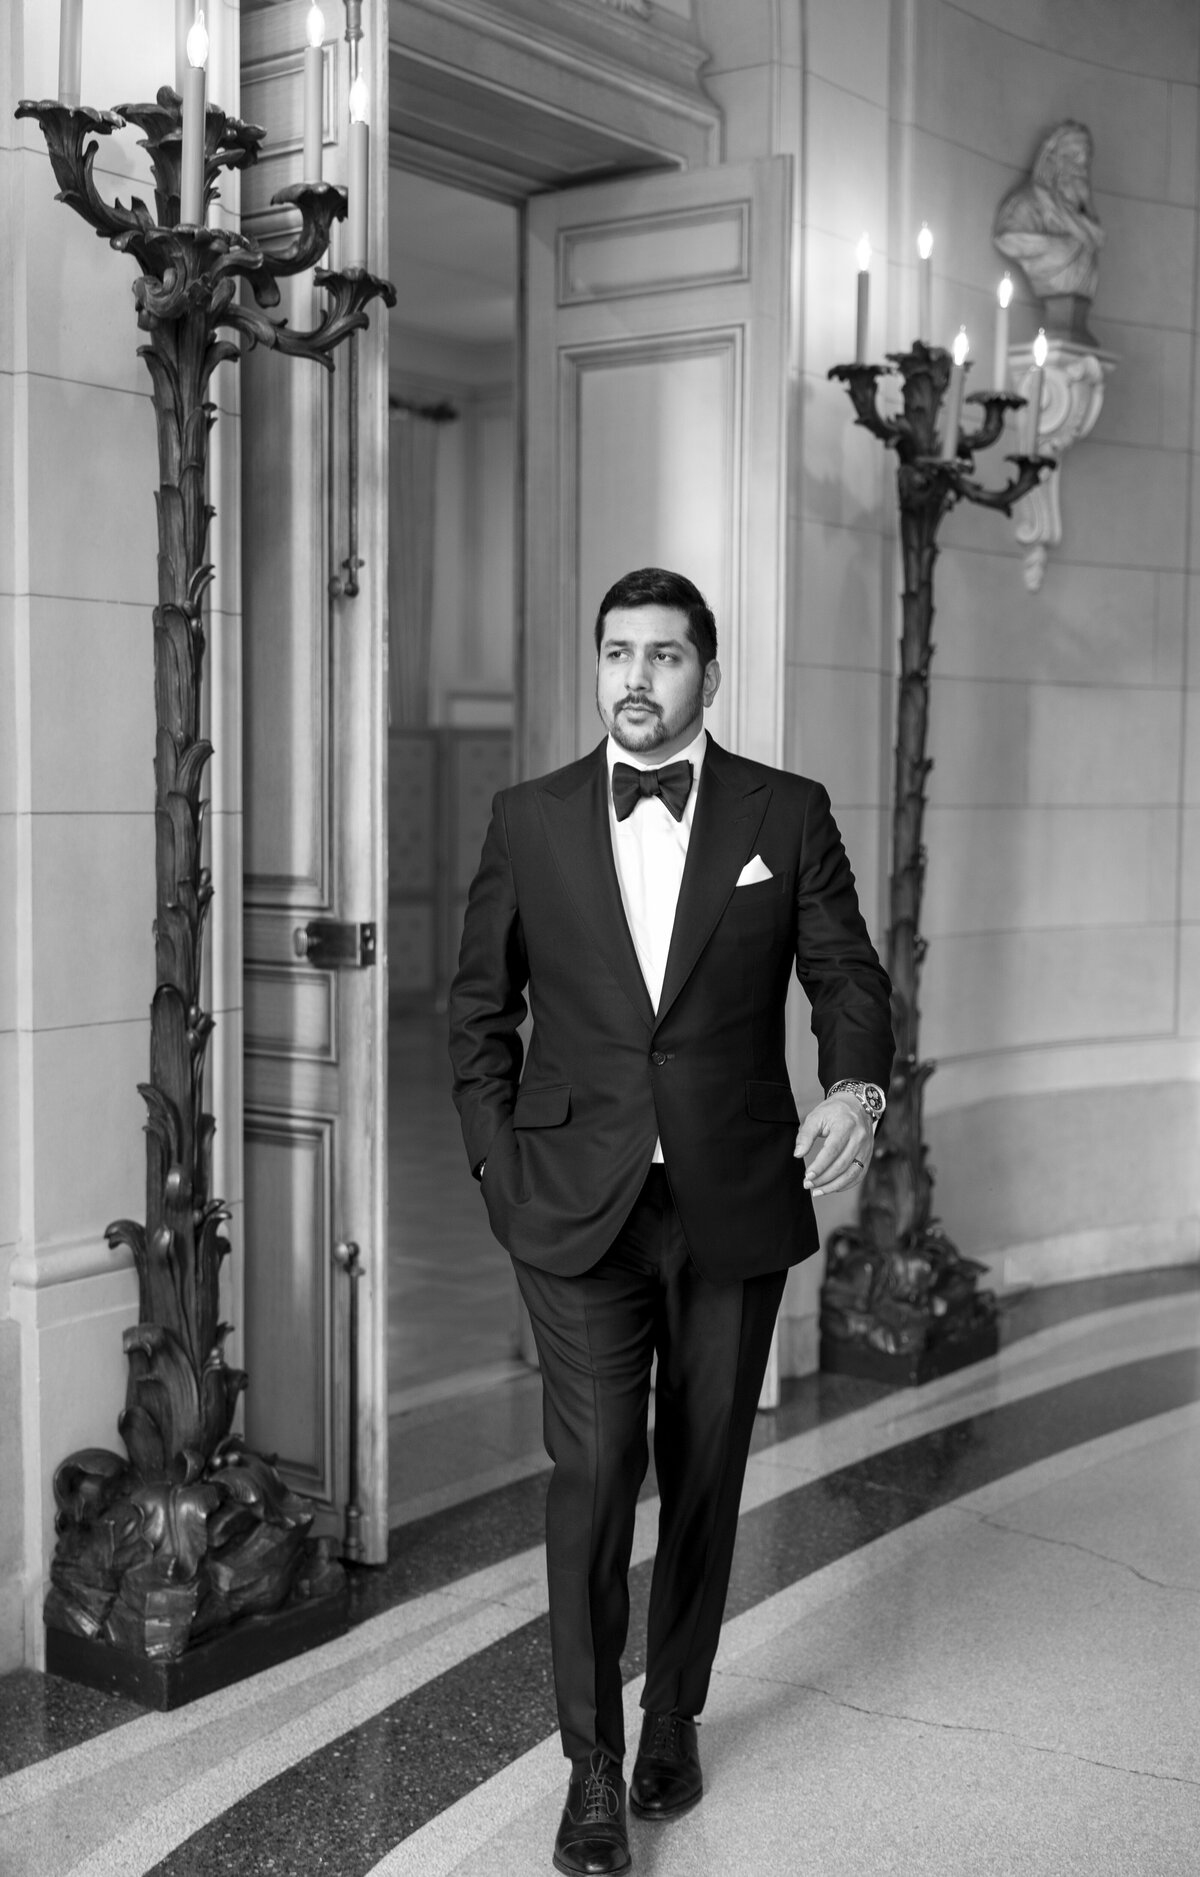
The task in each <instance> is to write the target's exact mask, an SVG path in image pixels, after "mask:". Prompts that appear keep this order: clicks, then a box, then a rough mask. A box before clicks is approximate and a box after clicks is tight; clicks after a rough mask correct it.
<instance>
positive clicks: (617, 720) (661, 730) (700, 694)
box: [596, 672, 704, 756]
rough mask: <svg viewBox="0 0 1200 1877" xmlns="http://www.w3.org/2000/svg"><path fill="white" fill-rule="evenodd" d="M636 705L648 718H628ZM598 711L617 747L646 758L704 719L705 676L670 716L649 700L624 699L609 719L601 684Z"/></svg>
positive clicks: (673, 708)
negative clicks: (628, 712) (690, 725)
mask: <svg viewBox="0 0 1200 1877" xmlns="http://www.w3.org/2000/svg"><path fill="white" fill-rule="evenodd" d="M634 702H636V703H638V704H640V705H641V706H642V709H643V711H644V712H645V715H644V716H642V717H640V718H635V719H630V718H629V717H627V716H626V711H627V708H628V706H629V705H630V704H631V703H634ZM596 709H597V711H598V712H599V713H600V721H601V722H602V723H603V725H604V727H605V729H606V730H607V731H608V733H609V735H610V736H611V737H612V740H613V742H614V743H617V744H619V745H620V747H621V748H622V749H623V750H628V751H629V753H630V754H631V755H634V756H645V755H647V754H649V752H650V751H651V750H656V749H661V747H662V745H663V744H664V743H670V742H671V741H672V740H673V739H674V738H675V737H677V736H679V734H680V732H681V731H683V730H686V729H687V728H688V725H689V724H692V723H695V722H696V720H697V719H698V718H700V719H703V715H704V674H703V672H700V673H698V674H697V677H696V682H695V684H694V685H693V686H692V687H691V688H690V689H689V690H688V691H687V692H686V693H685V694H684V696H683V697H681V698H680V699H679V700H678V702H677V703H676V704H675V705H674V706H673V707H672V709H671V710H670V711H669V712H667V711H664V710H663V708H662V706H661V705H660V704H655V703H653V702H652V701H651V700H650V699H649V698H642V697H639V698H636V699H633V698H628V697H623V698H621V699H620V701H619V702H618V703H617V704H615V705H614V706H613V711H612V715H611V717H609V716H606V714H605V711H604V707H603V705H602V704H601V702H600V690H599V685H598V684H597V687H596Z"/></svg>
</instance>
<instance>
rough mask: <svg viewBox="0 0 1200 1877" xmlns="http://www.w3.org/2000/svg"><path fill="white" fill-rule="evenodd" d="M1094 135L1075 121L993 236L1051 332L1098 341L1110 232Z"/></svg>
mask: <svg viewBox="0 0 1200 1877" xmlns="http://www.w3.org/2000/svg"><path fill="white" fill-rule="evenodd" d="M1091 166H1092V133H1091V131H1090V130H1089V129H1088V127H1087V125H1086V124H1078V123H1076V122H1074V120H1073V119H1071V118H1068V119H1067V120H1066V122H1065V123H1062V124H1059V126H1058V127H1057V129H1055V130H1052V131H1051V132H1050V135H1049V136H1048V137H1047V138H1046V139H1045V140H1044V142H1043V143H1042V146H1041V148H1040V150H1039V151H1038V153H1037V156H1036V158H1035V159H1034V164H1033V169H1032V171H1031V173H1030V174H1029V176H1027V177H1026V179H1025V181H1024V182H1021V183H1018V184H1017V186H1016V188H1015V189H1010V191H1009V193H1008V194H1007V195H1006V196H1005V198H1004V200H1003V202H1001V204H1000V207H999V208H998V209H997V211H996V224H995V228H994V230H993V238H994V240H995V243H996V246H997V247H998V248H999V250H1000V252H1001V254H1003V255H1005V256H1006V257H1007V258H1008V259H1009V260H1012V261H1016V263H1017V265H1018V266H1019V267H1020V268H1021V270H1022V271H1023V273H1024V275H1025V278H1026V279H1027V280H1028V282H1029V285H1030V287H1031V289H1032V291H1033V293H1034V295H1035V296H1036V298H1037V299H1039V300H1041V301H1042V303H1043V305H1044V307H1045V315H1046V329H1047V332H1049V333H1051V334H1054V333H1057V334H1058V335H1060V336H1061V337H1063V338H1069V339H1073V340H1075V341H1077V342H1079V343H1082V344H1085V345H1093V346H1094V345H1095V344H1096V340H1095V339H1094V338H1093V337H1092V335H1091V333H1090V332H1089V331H1088V326H1087V319H1088V312H1089V309H1090V307H1091V303H1092V300H1093V298H1094V297H1095V292H1096V281H1097V278H1098V276H1099V271H1100V267H1099V255H1100V249H1101V247H1102V246H1103V244H1104V230H1103V228H1102V227H1101V226H1100V223H1099V222H1098V220H1097V219H1096V211H1095V209H1094V207H1093V206H1092V186H1091Z"/></svg>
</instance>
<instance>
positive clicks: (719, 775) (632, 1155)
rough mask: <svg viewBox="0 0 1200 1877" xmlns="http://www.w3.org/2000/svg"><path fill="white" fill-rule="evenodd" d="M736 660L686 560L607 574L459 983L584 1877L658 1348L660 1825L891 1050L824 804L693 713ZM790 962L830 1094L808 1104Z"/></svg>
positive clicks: (695, 1755) (496, 853) (639, 1788)
mask: <svg viewBox="0 0 1200 1877" xmlns="http://www.w3.org/2000/svg"><path fill="white" fill-rule="evenodd" d="M716 649H717V646H716V628H715V624H714V621H713V616H712V613H711V612H710V611H709V609H708V607H707V606H706V604H705V602H704V599H703V597H702V595H701V594H700V593H699V592H698V591H697V589H696V588H695V587H694V586H693V585H692V583H691V581H689V580H686V579H684V578H683V576H682V575H679V574H674V573H668V572H665V571H664V570H662V569H660V568H643V569H641V570H639V571H638V572H636V573H631V574H627V575H626V576H625V577H624V579H622V580H619V581H618V582H617V583H616V585H615V586H613V587H612V588H611V589H610V590H609V592H608V593H606V594H605V596H604V599H603V601H602V602H601V606H600V611H599V615H598V618H597V621H596V653H597V668H596V704H597V708H598V710H599V713H600V717H601V719H602V721H603V723H604V726H605V729H606V730H607V732H608V735H607V739H606V741H605V742H603V743H601V744H600V745H599V746H598V747H597V748H596V749H594V750H593V751H592V752H591V754H590V755H588V756H585V757H583V758H581V760H579V761H578V762H574V763H570V764H568V765H567V767H566V768H565V769H560V770H557V771H556V772H555V773H554V774H552V775H549V776H543V777H541V778H540V779H538V780H536V781H531V782H524V783H521V784H519V785H518V786H517V787H515V788H511V789H505V790H503V791H502V792H501V794H499V795H498V796H497V797H496V801H495V804H494V807H493V814H492V821H491V826H490V828H489V830H488V834H487V838H486V840H485V842H484V847H483V855H482V858H481V861H480V865H479V871H478V873H477V874H476V876H475V880H474V883H473V885H472V887H471V893H470V898H469V901H468V905H467V913H466V920H465V924H464V928H463V937H462V951H461V956H460V961H459V969H458V974H457V976H456V978H455V981H454V985H453V988H452V991H451V999H450V1037H451V1041H450V1053H451V1058H452V1061H453V1064H454V1078H455V1079H454V1098H455V1102H456V1104H457V1107H458V1110H459V1113H460V1116H461V1119H462V1126H463V1135H464V1138H465V1141H466V1147H467V1153H468V1156H469V1158H470V1163H471V1167H472V1170H473V1172H474V1173H475V1174H476V1176H477V1177H479V1178H480V1180H481V1184H482V1192H483V1198H484V1201H485V1203H486V1205H487V1209H488V1216H489V1219H490V1221H491V1226H492V1230H493V1232H494V1233H495V1235H496V1237H497V1238H498V1239H499V1240H500V1243H501V1244H502V1245H504V1246H505V1247H506V1248H507V1250H508V1251H509V1252H510V1253H511V1255H512V1259H513V1263H514V1266H515V1269H516V1274H517V1281H518V1284H519V1286H520V1290H521V1295H522V1296H523V1298H524V1299H525V1302H526V1304H527V1305H528V1308H529V1313H530V1317H531V1318H532V1322H533V1331H534V1336H535V1339H536V1342H537V1349H538V1356H539V1360H540V1363H541V1372H542V1383H543V1396H544V1410H545V1423H544V1425H545V1439H546V1447H547V1451H548V1453H549V1455H550V1458H551V1460H552V1461H553V1472H552V1474H551V1479H550V1487H549V1494H548V1499H547V1508H546V1558H547V1573H548V1578H549V1593H550V1629H551V1638H552V1646H553V1655H554V1680H555V1690H556V1695H557V1703H558V1715H559V1724H560V1728H561V1731H562V1740H563V1748H564V1751H565V1753H566V1755H567V1757H568V1759H569V1760H570V1762H571V1778H570V1783H569V1785H568V1789H567V1802H566V1807H565V1809H564V1812H563V1818H562V1824H561V1826H560V1828H559V1832H558V1836H557V1839H556V1841H555V1847H554V1863H555V1866H556V1868H557V1869H558V1870H560V1871H563V1872H567V1873H572V1872H576V1873H594V1874H598V1873H606V1872H618V1871H623V1870H626V1869H628V1868H629V1863H630V1857H629V1849H628V1840H627V1833H626V1825H625V1784H624V1778H623V1774H622V1763H623V1759H624V1752H625V1740H624V1726H623V1716H622V1698H621V1651H622V1648H623V1646H624V1643H625V1637H626V1631H627V1628H628V1621H629V1596H628V1588H627V1574H628V1567H629V1557H630V1550H631V1546H632V1540H633V1525H634V1512H635V1507H636V1502H637V1496H638V1489H639V1487H640V1485H641V1482H642V1479H643V1477H644V1475H645V1472H646V1466H647V1461H648V1454H647V1443H646V1426H647V1406H648V1400H649V1389H650V1372H651V1362H652V1360H653V1358H654V1357H655V1355H657V1358H658V1371H657V1378H656V1385H655V1427H654V1458H655V1467H656V1472H657V1480H658V1489H659V1498H660V1513H659V1527H658V1546H657V1552H656V1556H655V1564H654V1573H653V1578H652V1583H651V1592H650V1609H649V1618H648V1625H647V1641H646V1680H645V1690H644V1693H643V1696H642V1705H643V1708H644V1710H645V1713H644V1719H643V1725H642V1734H641V1743H640V1747H639V1751H638V1755H637V1759H636V1762H635V1764H634V1769H633V1777H632V1781H631V1783H630V1788H629V1803H630V1805H631V1807H632V1809H633V1810H634V1812H635V1813H637V1814H638V1815H639V1816H642V1817H645V1818H649V1819H666V1818H670V1817H672V1816H674V1815H675V1814H677V1813H679V1812H682V1811H684V1810H686V1809H687V1808H688V1807H689V1806H691V1805H694V1804H695V1803H696V1801H697V1800H698V1799H699V1798H700V1795H701V1790H702V1776H701V1770H700V1759H699V1751H698V1745H697V1730H696V1717H697V1716H698V1714H699V1713H700V1710H701V1708H702V1707H703V1705H704V1700H705V1696H706V1693H707V1690H708V1682H709V1676H710V1673H711V1670H712V1664H713V1658H714V1656H715V1654H716V1649H717V1642H718V1638H719V1633H720V1626H721V1616H722V1612H723V1609H724V1604H725V1594H726V1589H727V1586H728V1582H729V1572H730V1567H731V1563H732V1558H733V1546H734V1538H735V1535H736V1530H737V1513H738V1501H739V1497H740V1494H741V1487H742V1479H743V1474H744V1471H745V1465H746V1457H747V1453H748V1451H749V1444H750V1437H751V1432H752V1429H753V1423H754V1413H755V1407H756V1404H757V1401H758V1396H759V1393H760V1390H761V1387H762V1379H763V1373H764V1370H765V1367H766V1362H767V1356H768V1353H769V1350H770V1343H771V1334H772V1329H773V1327H774V1323H775V1317H776V1312H777V1311H778V1308H779V1303H780V1299H781V1297H782V1295H783V1287H784V1281H785V1279H786V1276H787V1271H788V1268H789V1266H791V1265H793V1264H796V1263H798V1262H799V1261H800V1260H801V1259H803V1258H806V1257H808V1256H810V1255H811V1253H813V1252H814V1251H816V1249H817V1244H818V1239H817V1229H816V1220H815V1216H814V1212H813V1206H812V1197H811V1196H812V1195H813V1194H818V1195H822V1194H827V1193H836V1192H842V1191H844V1190H846V1189H847V1188H848V1187H851V1186H853V1185H854V1184H855V1183H856V1182H857V1181H858V1180H859V1179H861V1178H862V1175H863V1172H864V1171H865V1169H866V1166H867V1163H868V1162H869V1160H870V1157H871V1144H872V1137H873V1128H874V1124H875V1122H876V1121H877V1120H878V1117H879V1114H880V1113H882V1110H883V1102H884V1096H883V1091H884V1089H885V1088H886V1087H887V1082H888V1075H889V1072H890V1069H891V1061H892V1053H893V1042H892V1030H891V1021H890V1015H889V986H888V980H887V976H886V974H885V972H884V971H883V969H882V967H881V965H880V963H879V960H878V958H877V957H876V955H875V952H874V950H873V948H872V946H871V942H870V939H869V938H868V936H867V931H866V927H865V926H864V924H863V921H862V917H861V915H860V913H859V909H858V902H857V899H856V897H855V891H854V877H853V874H852V873H851V871H850V866H849V863H848V861H847V859H846V855H845V853H844V851H843V848H842V844H841V841H840V839H839V837H838V832H837V828H836V827H835V825H834V821H833V817H832V815H831V813H830V808H829V798H828V796H827V794H826V793H825V791H824V789H822V788H821V787H820V786H819V785H818V784H817V783H815V782H811V781H808V780H807V779H805V778H804V777H802V776H796V775H791V774H789V773H787V772H785V771H782V770H777V769H769V768H766V767H764V766H763V765H762V764H760V763H754V762H748V761H745V760H744V759H742V758H741V757H737V756H732V755H730V754H729V753H728V752H727V751H725V750H723V749H721V748H720V747H719V746H718V745H717V744H716V743H714V742H713V741H712V739H711V738H710V737H709V736H708V735H707V732H706V731H705V729H704V709H705V706H706V705H708V704H711V703H712V700H713V698H714V697H715V695H716V692H717V686H718V685H719V683H720V677H721V674H720V668H719V666H718V664H717V658H716ZM793 967H794V968H795V970H796V972H797V975H798V976H799V979H800V982H801V984H802V985H803V987H804V990H805V991H806V993H807V995H808V998H809V1001H810V1003H811V1005H812V1027H813V1030H814V1033H815V1035H816V1038H817V1044H818V1073H819V1075H820V1079H821V1084H822V1086H823V1087H824V1088H825V1089H826V1090H827V1091H828V1093H827V1095H826V1098H825V1099H824V1100H823V1101H821V1102H819V1103H818V1104H817V1105H816V1106H815V1107H813V1108H812V1109H811V1110H810V1112H809V1113H808V1114H807V1115H806V1116H805V1118H804V1120H803V1122H801V1121H800V1117H799V1114H798V1111H797V1108H796V1103H795V1099H794V1097H793V1094H792V1090H791V1087H790V1086H789V1082H788V1073H787V1065H786V1061H785V1055H784V1003H785V999H786V995H787V988H788V983H789V981H790V976H791V971H792V969H793ZM527 1009H528V1010H531V1011H532V1015H533V1032H532V1040H531V1042H530V1045H529V1052H528V1059H527V1060H526V1061H524V1074H523V1075H522V1062H523V1055H524V1051H523V1045H522V1041H521V1037H520V1035H519V1033H518V1032H519V1026H520V1025H521V1023H522V1021H523V1019H524V1017H525V1015H526V1012H527Z"/></svg>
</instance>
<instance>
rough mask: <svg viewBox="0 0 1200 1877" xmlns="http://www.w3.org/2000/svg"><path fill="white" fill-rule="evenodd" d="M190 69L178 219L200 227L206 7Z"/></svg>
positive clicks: (190, 50)
mask: <svg viewBox="0 0 1200 1877" xmlns="http://www.w3.org/2000/svg"><path fill="white" fill-rule="evenodd" d="M187 55H188V65H187V70H186V72H185V73H184V74H183V164H182V168H181V171H180V179H179V219H180V221H181V222H184V223H186V224H187V225H188V226H189V227H192V228H199V227H200V226H201V225H202V223H203V221H204V118H205V109H204V106H205V96H204V93H205V78H206V73H205V70H204V67H205V63H206V61H207V59H208V33H207V31H206V29H205V25H204V13H203V11H201V12H199V13H197V15H196V23H195V25H194V26H193V27H192V30H191V32H190V33H189V34H188V36H187Z"/></svg>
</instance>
